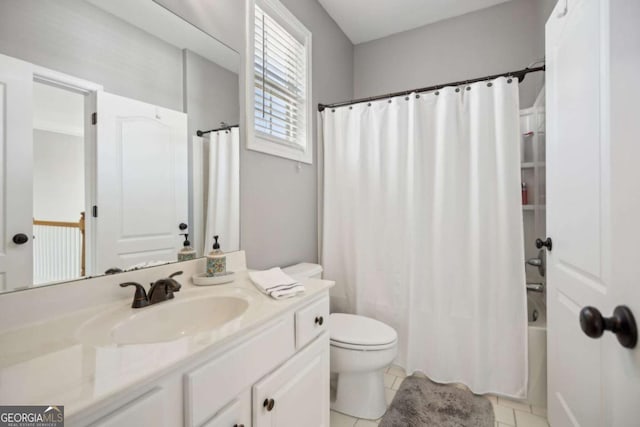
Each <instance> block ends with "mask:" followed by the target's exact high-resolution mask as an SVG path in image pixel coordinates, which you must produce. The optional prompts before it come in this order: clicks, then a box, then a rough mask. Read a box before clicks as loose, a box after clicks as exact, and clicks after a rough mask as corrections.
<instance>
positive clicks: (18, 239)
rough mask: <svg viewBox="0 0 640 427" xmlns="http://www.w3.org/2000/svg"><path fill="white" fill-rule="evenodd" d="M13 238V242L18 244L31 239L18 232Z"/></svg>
mask: <svg viewBox="0 0 640 427" xmlns="http://www.w3.org/2000/svg"><path fill="white" fill-rule="evenodd" d="M12 240H13V243H15V244H16V245H24V244H25V243H27V242H28V241H29V236H27V235H26V234H24V233H18V234H16V235H15V236H13V239H12Z"/></svg>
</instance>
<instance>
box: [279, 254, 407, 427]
mask: <svg viewBox="0 0 640 427" xmlns="http://www.w3.org/2000/svg"><path fill="white" fill-rule="evenodd" d="M284 271H285V272H286V273H287V274H289V275H290V276H292V277H295V278H298V279H303V278H308V277H314V278H320V277H321V275H322V267H321V266H319V265H317V264H307V263H302V264H296V265H293V266H291V267H287V268H285V269H284ZM329 334H330V338H331V340H330V341H331V372H333V373H335V374H337V385H336V396H335V399H332V401H331V409H333V410H335V411H338V412H342V413H344V414H347V415H351V416H353V417H357V418H367V419H378V418H380V417H381V416H382V415H384V413H385V411H386V409H387V404H386V401H385V396H384V370H385V368H386V367H387V366H388V365H389V364H390V363H391V362H392V361H393V359H394V358H395V357H396V353H397V348H398V334H397V333H396V331H395V330H394V329H393V328H391V327H390V326H388V325H386V324H384V323H382V322H380V321H378V320H375V319H371V318H368V317H364V316H357V315H354V314H343V313H333V314H331V315H330V322H329Z"/></svg>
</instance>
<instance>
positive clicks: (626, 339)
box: [580, 305, 638, 348]
mask: <svg viewBox="0 0 640 427" xmlns="http://www.w3.org/2000/svg"><path fill="white" fill-rule="evenodd" d="M580 327H581V328H582V331H583V332H584V333H585V334H586V335H587V336H589V337H591V338H600V337H601V336H602V334H604V331H611V332H613V333H614V334H616V337H618V341H619V342H620V344H622V346H623V347H626V348H634V347H635V346H636V343H637V342H638V328H637V326H636V320H635V319H634V317H633V313H631V310H629V307H626V306H624V305H619V306H618V307H616V308H615V309H614V310H613V316H611V317H602V314H601V313H600V311H599V310H598V309H597V308H595V307H585V308H583V309H582V310H580Z"/></svg>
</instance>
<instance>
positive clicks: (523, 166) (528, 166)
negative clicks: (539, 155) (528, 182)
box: [520, 162, 545, 169]
mask: <svg viewBox="0 0 640 427" xmlns="http://www.w3.org/2000/svg"><path fill="white" fill-rule="evenodd" d="M536 166H539V167H543V166H545V163H544V162H524V163H520V169H531V168H534V167H536Z"/></svg>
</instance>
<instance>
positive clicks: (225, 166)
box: [204, 127, 240, 255]
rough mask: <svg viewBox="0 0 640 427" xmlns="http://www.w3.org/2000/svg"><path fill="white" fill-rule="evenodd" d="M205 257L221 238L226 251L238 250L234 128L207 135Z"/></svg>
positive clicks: (237, 143)
mask: <svg viewBox="0 0 640 427" xmlns="http://www.w3.org/2000/svg"><path fill="white" fill-rule="evenodd" d="M208 183H209V185H208V190H207V210H206V216H205V223H206V226H205V230H206V231H205V238H204V242H205V245H204V254H205V255H206V254H208V253H209V252H211V249H212V248H213V242H214V239H213V236H215V235H218V236H220V239H219V240H220V247H221V249H222V250H223V251H225V252H231V251H236V250H238V249H240V137H239V130H238V128H237V127H234V128H231V129H229V130H222V131H218V132H211V133H210V134H209V180H208Z"/></svg>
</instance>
